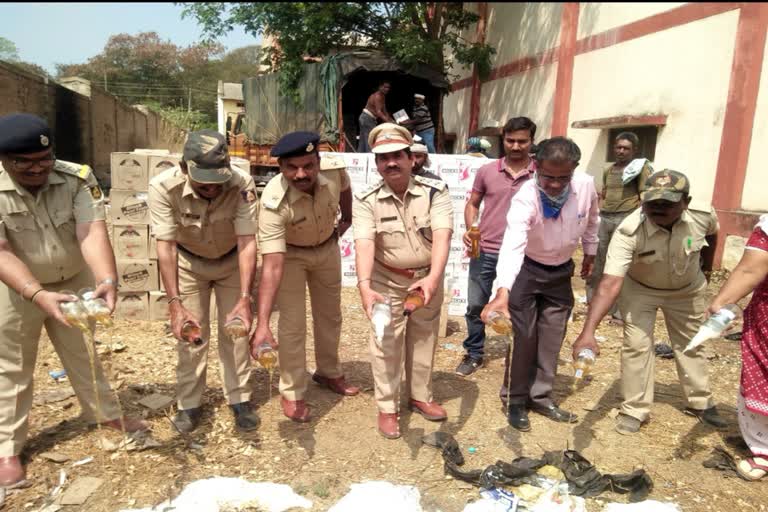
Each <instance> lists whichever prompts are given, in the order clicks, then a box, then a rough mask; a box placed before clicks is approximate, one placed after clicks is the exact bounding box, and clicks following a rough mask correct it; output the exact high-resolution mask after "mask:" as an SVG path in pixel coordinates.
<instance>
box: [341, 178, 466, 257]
mask: <svg viewBox="0 0 768 512" xmlns="http://www.w3.org/2000/svg"><path fill="white" fill-rule="evenodd" d="M432 189H435V190H436V191H437V192H434V193H430V191H431V190H432ZM352 212H353V213H352V226H353V228H354V234H355V240H360V239H368V240H374V241H375V243H376V253H375V258H376V259H377V260H378V261H380V262H382V263H384V264H385V265H389V266H391V267H395V268H403V269H407V268H423V267H427V266H429V265H430V263H431V262H432V231H435V230H438V229H450V230H453V204H452V203H451V197H450V195H449V194H448V187H447V186H446V185H445V182H444V181H441V180H433V179H429V178H423V177H421V176H414V177H412V178H411V181H410V182H409V183H408V189H407V190H406V192H405V196H404V200H402V201H401V200H400V198H399V197H397V195H396V194H395V193H394V192H393V191H392V189H391V188H389V186H388V185H387V184H386V183H384V182H383V181H381V182H379V183H377V184H375V185H373V186H371V187H369V188H368V189H367V190H364V191H362V192H360V193H358V194H356V195H355V202H354V206H353V208H352Z"/></svg>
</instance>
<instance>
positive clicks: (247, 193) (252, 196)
mask: <svg viewBox="0 0 768 512" xmlns="http://www.w3.org/2000/svg"><path fill="white" fill-rule="evenodd" d="M240 195H242V196H243V201H245V202H246V203H252V202H254V201H255V200H256V192H254V191H253V190H243V191H241V192H240Z"/></svg>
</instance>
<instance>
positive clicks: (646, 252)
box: [638, 250, 656, 257]
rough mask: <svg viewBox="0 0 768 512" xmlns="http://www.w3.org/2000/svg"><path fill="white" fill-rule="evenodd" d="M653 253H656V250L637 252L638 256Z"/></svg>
mask: <svg viewBox="0 0 768 512" xmlns="http://www.w3.org/2000/svg"><path fill="white" fill-rule="evenodd" d="M654 254H656V251H655V250H650V251H645V252H641V253H640V254H638V256H640V257H643V256H652V255H654Z"/></svg>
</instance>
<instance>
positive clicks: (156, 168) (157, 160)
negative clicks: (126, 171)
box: [149, 154, 181, 181]
mask: <svg viewBox="0 0 768 512" xmlns="http://www.w3.org/2000/svg"><path fill="white" fill-rule="evenodd" d="M180 161H181V155H178V154H170V155H149V181H152V178H154V177H155V176H157V175H158V174H160V173H161V172H163V171H165V170H166V169H170V168H172V167H178V166H179V162H180Z"/></svg>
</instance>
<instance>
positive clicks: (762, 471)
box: [736, 457, 768, 482]
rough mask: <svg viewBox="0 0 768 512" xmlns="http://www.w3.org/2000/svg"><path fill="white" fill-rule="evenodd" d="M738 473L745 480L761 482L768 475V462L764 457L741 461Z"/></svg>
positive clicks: (737, 468)
mask: <svg viewBox="0 0 768 512" xmlns="http://www.w3.org/2000/svg"><path fill="white" fill-rule="evenodd" d="M758 461H760V462H758ZM736 472H738V473H739V475H740V476H741V477H742V478H744V479H745V480H749V481H753V482H754V481H755V480H760V479H761V478H763V477H764V476H765V475H766V474H768V460H766V459H764V458H762V457H748V458H746V459H743V460H740V461H739V463H738V464H737V465H736Z"/></svg>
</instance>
